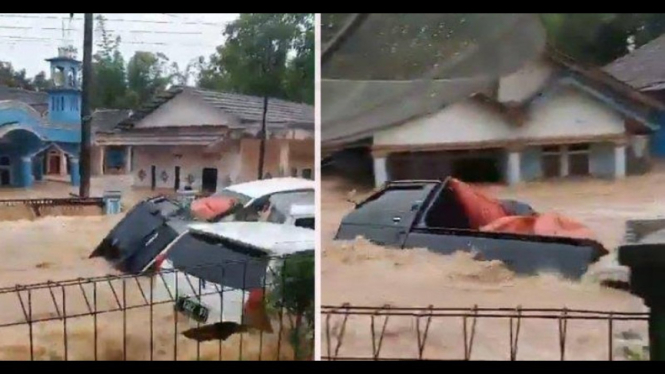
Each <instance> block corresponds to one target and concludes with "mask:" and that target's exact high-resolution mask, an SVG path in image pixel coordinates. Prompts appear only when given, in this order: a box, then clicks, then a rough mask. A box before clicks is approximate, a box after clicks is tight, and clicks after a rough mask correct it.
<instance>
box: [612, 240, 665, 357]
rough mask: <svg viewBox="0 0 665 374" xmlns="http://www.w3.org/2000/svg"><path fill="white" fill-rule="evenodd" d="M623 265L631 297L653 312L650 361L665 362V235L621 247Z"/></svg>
mask: <svg viewBox="0 0 665 374" xmlns="http://www.w3.org/2000/svg"><path fill="white" fill-rule="evenodd" d="M659 234H660V235H659ZM619 263H620V264H621V265H624V266H627V267H629V268H630V290H631V293H633V294H635V295H637V296H639V297H641V298H642V300H644V304H645V305H646V306H647V307H649V309H650V311H649V358H650V360H651V361H665V287H663V284H665V232H662V233H661V232H656V235H653V236H651V235H650V238H649V240H648V241H639V240H635V241H634V242H632V243H628V244H624V245H622V246H621V247H619Z"/></svg>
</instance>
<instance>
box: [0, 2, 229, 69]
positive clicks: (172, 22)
mask: <svg viewBox="0 0 665 374" xmlns="http://www.w3.org/2000/svg"><path fill="white" fill-rule="evenodd" d="M97 14H101V15H103V16H104V17H105V18H106V20H107V21H106V29H107V31H109V32H110V33H112V34H113V35H119V36H120V37H121V40H122V41H121V44H120V51H121V52H122V54H123V56H124V57H125V61H128V60H129V58H130V57H131V56H132V55H134V52H136V51H147V52H162V53H164V54H165V55H166V56H167V57H168V58H169V59H170V60H171V61H175V62H177V63H178V66H179V67H180V69H183V68H184V67H185V66H186V65H187V64H188V63H189V62H190V61H192V60H193V59H195V58H197V57H199V56H206V57H208V56H209V55H210V54H212V53H213V52H214V51H215V47H216V46H218V45H220V44H222V43H223V41H224V38H223V35H222V31H223V29H224V26H225V25H226V24H227V23H228V22H231V21H233V20H234V19H236V18H237V17H238V14H236V13H234V14H231V13H96V14H95V15H94V16H95V17H96V16H97ZM63 28H64V29H65V30H64V31H63ZM93 35H94V37H93V45H94V46H93V53H94V52H95V51H96V50H97V46H96V44H97V41H98V40H99V32H98V31H97V26H96V23H95V32H94V34H93ZM66 44H72V45H74V47H75V48H77V49H78V59H79V60H80V59H82V58H83V14H82V13H76V14H74V19H73V20H71V21H70V20H69V14H68V13H0V61H4V62H10V63H11V64H12V65H13V67H14V69H15V70H21V69H25V70H26V73H27V75H28V76H29V77H33V76H34V75H35V74H37V73H39V72H40V71H45V72H46V73H47V74H48V72H49V64H48V62H46V61H44V60H45V59H47V58H50V57H55V56H57V53H58V47H60V46H64V45H66Z"/></svg>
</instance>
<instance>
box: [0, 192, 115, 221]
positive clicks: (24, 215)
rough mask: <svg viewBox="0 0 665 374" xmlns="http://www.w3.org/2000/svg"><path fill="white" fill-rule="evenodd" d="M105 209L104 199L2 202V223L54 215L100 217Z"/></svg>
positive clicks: (75, 198) (0, 213) (14, 200)
mask: <svg viewBox="0 0 665 374" xmlns="http://www.w3.org/2000/svg"><path fill="white" fill-rule="evenodd" d="M104 207H105V201H104V199H103V198H94V197H93V198H80V197H71V198H37V199H2V200H0V221H2V220H14V219H31V218H39V217H44V216H54V215H81V214H84V215H98V214H102V213H103V211H104Z"/></svg>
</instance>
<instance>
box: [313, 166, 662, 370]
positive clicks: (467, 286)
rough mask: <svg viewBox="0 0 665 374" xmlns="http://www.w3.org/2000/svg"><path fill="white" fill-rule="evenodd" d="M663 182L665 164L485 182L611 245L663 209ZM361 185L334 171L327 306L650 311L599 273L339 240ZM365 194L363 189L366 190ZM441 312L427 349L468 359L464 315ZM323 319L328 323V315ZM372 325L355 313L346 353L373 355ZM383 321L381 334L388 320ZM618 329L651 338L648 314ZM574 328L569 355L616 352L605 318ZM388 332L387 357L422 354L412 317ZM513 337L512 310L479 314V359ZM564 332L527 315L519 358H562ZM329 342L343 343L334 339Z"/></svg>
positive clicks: (504, 350)
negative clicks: (623, 172)
mask: <svg viewBox="0 0 665 374" xmlns="http://www.w3.org/2000/svg"><path fill="white" fill-rule="evenodd" d="M664 182H665V171H663V167H662V166H660V165H659V167H658V168H657V170H655V171H654V172H653V173H651V174H649V175H646V176H639V177H630V178H628V179H626V180H624V181H618V182H609V181H598V180H584V181H556V182H548V183H545V182H542V183H532V184H527V185H523V186H520V187H517V188H508V187H504V186H483V187H482V188H483V189H484V190H485V191H487V192H488V193H490V194H492V195H495V196H498V197H502V198H511V199H517V200H521V201H524V202H528V203H529V204H531V205H532V206H533V207H534V208H535V209H536V210H537V211H543V212H544V211H555V212H560V213H563V214H565V215H567V216H569V217H571V218H574V219H576V220H579V221H581V222H582V223H584V224H586V225H588V226H589V227H590V228H591V229H592V230H593V231H594V232H595V233H596V235H597V238H598V240H599V241H601V242H602V243H603V244H605V245H606V246H607V248H608V249H610V250H611V251H613V250H614V249H615V247H616V246H617V245H618V244H619V243H620V241H621V238H622V236H623V232H624V223H625V221H626V219H629V218H655V217H658V216H661V215H663V213H665V195H663V194H662V192H660V191H659V186H661V185H662V184H663V183H664ZM354 187H355V186H351V185H349V184H348V183H346V182H343V181H341V180H339V179H335V178H326V179H324V181H323V192H322V196H323V201H322V212H323V235H324V237H323V256H322V281H321V283H322V303H323V305H332V306H340V305H342V304H344V303H349V304H351V305H353V306H372V307H381V306H383V305H392V306H394V307H422V308H426V307H428V306H429V305H433V306H434V307H448V308H472V307H473V306H475V305H477V306H479V307H481V308H483V307H487V308H499V307H500V308H517V307H520V306H521V307H523V308H564V307H565V308H569V309H586V310H598V311H614V312H619V311H621V312H644V311H646V308H645V307H644V305H643V304H642V302H641V300H640V299H639V298H637V297H634V296H631V295H629V294H628V293H626V292H622V291H618V290H613V289H608V288H603V287H601V286H600V285H599V284H598V283H597V282H596V281H595V280H594V279H593V277H587V278H585V279H584V280H582V281H581V282H572V281H568V280H563V279H560V278H559V277H557V276H556V275H554V274H542V275H540V276H534V277H518V276H516V275H514V274H513V273H512V272H510V271H509V270H508V269H506V268H505V267H504V266H503V265H502V264H501V263H499V262H477V261H473V260H472V259H471V258H470V256H468V255H466V254H462V253H458V254H456V255H453V256H443V255H437V254H433V253H429V252H427V251H425V250H404V251H397V250H392V249H386V248H382V247H378V246H376V245H373V244H370V243H367V242H365V241H363V240H357V241H356V242H353V243H336V242H333V241H332V238H333V236H334V234H335V231H336V230H337V227H338V225H339V222H340V220H341V218H342V217H343V215H344V214H345V213H346V212H347V211H348V210H349V209H351V204H350V203H348V202H346V201H345V196H346V194H347V192H348V191H350V190H351V189H353V188H354ZM361 195H363V194H362V193H361V191H360V190H359V191H358V196H361ZM603 260H605V259H603ZM592 270H593V269H592ZM590 273H591V271H590ZM433 321H434V322H432V326H431V327H430V331H429V335H428V341H429V342H430V344H427V346H426V349H425V351H424V357H425V358H457V359H460V358H464V355H463V353H464V348H463V347H464V339H463V333H462V331H463V330H462V318H460V317H457V318H439V319H436V318H435V319H434V320H433ZM422 322H423V323H424V320H422ZM322 323H323V329H324V330H325V329H326V322H325V316H324V321H323V322H322ZM377 323H379V322H377ZM381 323H382V322H381ZM370 326H371V324H370V317H358V316H354V317H351V318H350V319H349V322H348V325H347V326H346V332H345V334H344V335H345V338H344V340H343V344H342V346H341V348H340V352H339V356H340V357H341V356H346V357H349V356H353V357H371V355H372V332H371V327H370ZM330 327H331V331H333V332H335V331H337V332H339V330H340V329H341V327H342V318H341V317H340V316H334V317H332V319H331V322H330ZM375 328H376V331H377V334H378V331H379V330H380V328H381V327H380V325H379V326H377V327H375ZM422 329H424V327H422V326H421V330H422ZM613 329H614V335H615V338H616V335H617V334H622V333H624V334H625V333H626V331H629V332H638V333H639V335H641V338H640V339H638V340H642V341H644V339H645V338H646V323H644V322H641V321H637V322H634V321H630V322H615V324H614V326H613ZM567 331H568V334H567V346H566V349H565V351H566V358H567V359H596V360H605V359H607V358H608V322H607V321H601V320H598V321H570V322H569V323H568V326H567ZM325 334H326V333H325V332H323V336H322V339H323V340H322V342H323V343H322V344H323V348H322V349H323V355H324V356H325V355H326V350H327V343H326V336H325ZM333 335H334V334H333ZM629 335H630V334H629ZM385 336H386V337H385V340H384V341H383V348H382V350H381V352H382V353H381V357H398V358H399V357H401V358H417V357H418V353H417V341H418V340H417V339H418V331H417V328H416V323H415V319H414V318H413V317H404V318H402V317H400V318H393V317H391V320H390V323H388V325H387V327H386V332H385ZM509 336H510V329H509V321H508V320H507V319H503V320H498V319H479V322H478V325H477V330H476V337H475V340H474V343H473V353H472V359H502V360H503V359H508V357H509V352H510V348H509V347H510V340H509ZM559 336H560V333H559V326H558V322H557V320H526V321H525V322H523V326H521V333H520V337H519V353H518V355H517V358H518V359H558V358H559V354H560V352H559V343H558V339H559ZM377 339H378V336H377ZM331 344H332V345H334V344H336V342H335V340H334V338H333V341H332V342H331ZM618 345H619V342H618V341H617V342H615V344H614V347H615V349H618V348H617V347H618ZM614 358H615V359H616V358H617V357H616V355H615V357H614Z"/></svg>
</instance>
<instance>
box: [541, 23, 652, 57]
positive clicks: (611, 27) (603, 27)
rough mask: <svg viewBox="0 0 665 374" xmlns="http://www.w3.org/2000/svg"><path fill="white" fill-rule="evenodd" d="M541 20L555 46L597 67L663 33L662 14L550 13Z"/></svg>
mask: <svg viewBox="0 0 665 374" xmlns="http://www.w3.org/2000/svg"><path fill="white" fill-rule="evenodd" d="M541 19H542V20H543V24H544V25H545V27H546V29H547V31H548V38H549V40H550V43H552V44H553V45H554V46H555V47H557V48H559V49H561V50H562V51H563V52H565V53H567V54H569V55H570V56H571V57H573V58H575V59H577V60H579V61H581V62H586V63H589V64H593V65H600V66H604V65H606V64H608V63H610V62H612V61H614V60H615V59H617V58H619V57H621V56H623V55H625V54H627V53H629V52H630V50H631V49H632V48H639V47H640V46H642V45H644V44H646V43H648V42H650V41H651V40H653V39H654V38H656V37H658V36H660V35H662V34H663V33H665V13H550V14H542V15H541Z"/></svg>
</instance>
